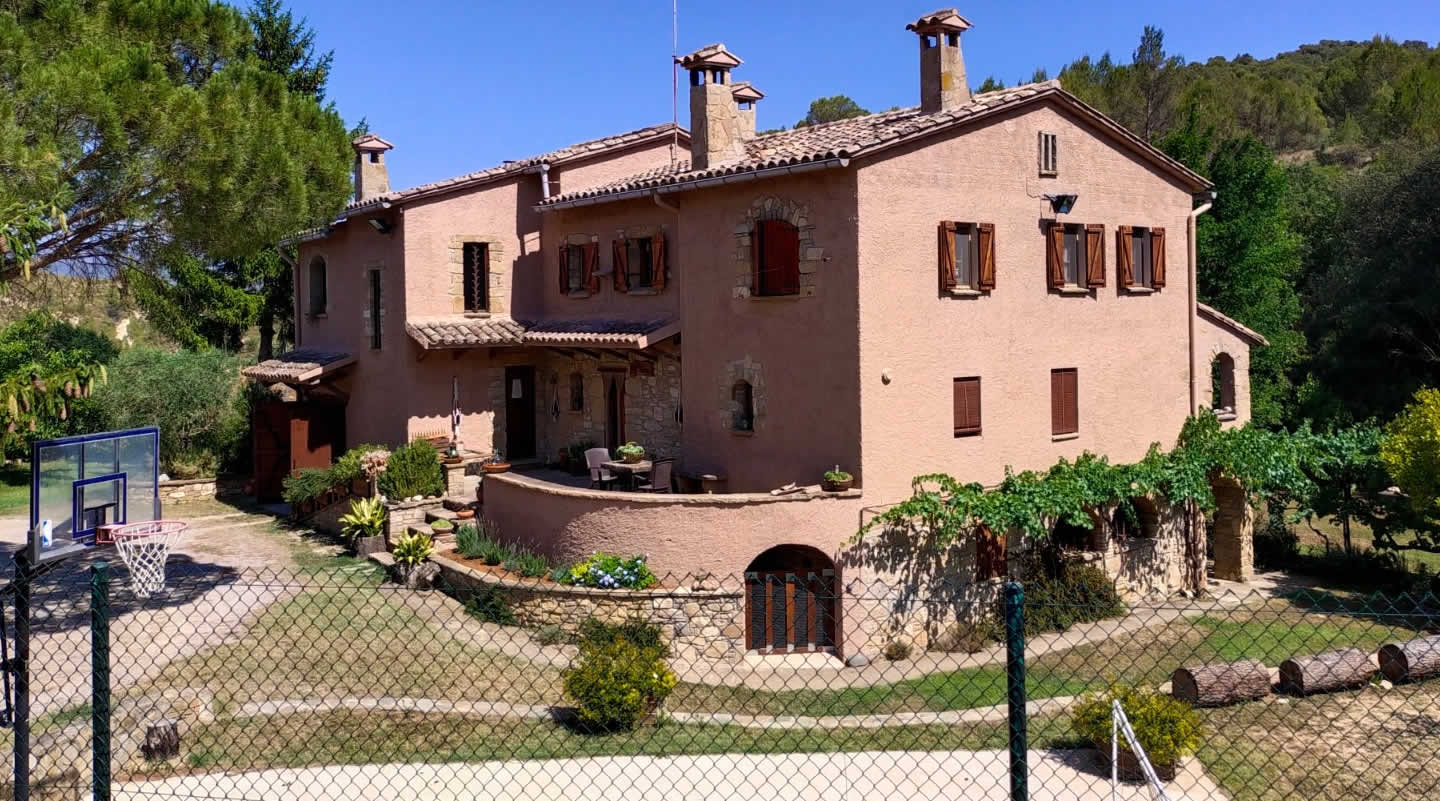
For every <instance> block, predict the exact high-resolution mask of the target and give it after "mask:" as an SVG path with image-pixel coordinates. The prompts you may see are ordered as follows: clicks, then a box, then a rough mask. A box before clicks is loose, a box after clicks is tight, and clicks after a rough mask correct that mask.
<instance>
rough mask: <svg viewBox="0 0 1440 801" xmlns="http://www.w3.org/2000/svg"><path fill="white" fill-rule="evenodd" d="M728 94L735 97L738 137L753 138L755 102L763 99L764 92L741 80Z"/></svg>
mask: <svg viewBox="0 0 1440 801" xmlns="http://www.w3.org/2000/svg"><path fill="white" fill-rule="evenodd" d="M730 96H731V97H733V98H735V114H736V116H738V117H739V119H740V138H741V139H754V138H755V104H756V103H758V102H760V101H761V100H763V99H765V93H764V92H762V91H760V90H759V89H756V88H755V87H753V86H751V85H750V82H749V81H741V82H740V83H737V84H735V85H734V88H733V89H732V91H731V92H730Z"/></svg>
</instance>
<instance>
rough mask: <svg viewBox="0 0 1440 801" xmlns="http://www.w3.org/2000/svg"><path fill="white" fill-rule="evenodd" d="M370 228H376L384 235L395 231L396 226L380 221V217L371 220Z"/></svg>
mask: <svg viewBox="0 0 1440 801" xmlns="http://www.w3.org/2000/svg"><path fill="white" fill-rule="evenodd" d="M370 227H371V228H374V229H375V230H376V231H379V232H380V233H382V234H388V233H390V232H391V231H393V230H395V226H393V225H391V224H390V223H388V222H386V221H384V220H382V219H380V218H379V217H371V218H370Z"/></svg>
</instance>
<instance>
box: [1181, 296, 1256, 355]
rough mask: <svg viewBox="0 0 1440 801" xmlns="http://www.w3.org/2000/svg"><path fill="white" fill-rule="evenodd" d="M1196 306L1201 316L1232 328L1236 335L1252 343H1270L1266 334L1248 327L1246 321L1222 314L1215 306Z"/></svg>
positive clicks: (1224, 326) (1197, 304)
mask: <svg viewBox="0 0 1440 801" xmlns="http://www.w3.org/2000/svg"><path fill="white" fill-rule="evenodd" d="M1195 308H1196V310H1197V311H1199V313H1200V316H1201V317H1207V318H1209V319H1210V321H1211V322H1214V323H1216V324H1217V325H1219V326H1221V327H1222V328H1228V329H1230V330H1231V331H1233V332H1235V334H1236V336H1238V337H1240V338H1241V339H1243V340H1245V341H1246V342H1249V343H1250V344H1251V345H1256V346H1260V345H1269V344H1270V340H1268V339H1266V338H1265V337H1264V335H1263V334H1261V333H1260V332H1259V331H1256V330H1254V329H1252V328H1249V327H1247V326H1246V325H1245V324H1244V323H1242V322H1240V321H1239V320H1236V319H1235V318H1233V317H1227V316H1225V315H1224V314H1221V313H1220V310H1219V309H1216V308H1215V307H1213V306H1207V305H1205V304H1204V303H1196V304H1195Z"/></svg>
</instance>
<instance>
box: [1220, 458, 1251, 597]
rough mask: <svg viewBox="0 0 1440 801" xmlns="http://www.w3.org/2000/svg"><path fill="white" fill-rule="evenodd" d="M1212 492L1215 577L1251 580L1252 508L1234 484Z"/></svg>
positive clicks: (1229, 483) (1229, 579)
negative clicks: (1213, 504) (1213, 496)
mask: <svg viewBox="0 0 1440 801" xmlns="http://www.w3.org/2000/svg"><path fill="white" fill-rule="evenodd" d="M1211 491H1212V492H1214V493H1215V518H1214V529H1213V533H1212V534H1211V538H1212V542H1213V543H1214V546H1215V577H1216V578H1218V579H1224V580H1226V581H1249V580H1250V579H1252V578H1254V577H1255V509H1254V508H1253V507H1252V506H1251V505H1250V503H1249V499H1248V498H1247V497H1246V494H1245V489H1244V488H1243V487H1241V486H1240V485H1239V484H1238V483H1235V482H1234V481H1224V480H1222V481H1218V482H1215V483H1214V484H1212V485H1211Z"/></svg>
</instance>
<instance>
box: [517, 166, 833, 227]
mask: <svg viewBox="0 0 1440 801" xmlns="http://www.w3.org/2000/svg"><path fill="white" fill-rule="evenodd" d="M848 166H850V157H849V156H835V157H831V158H825V159H816V160H814V161H803V162H797V163H795V164H780V165H776V166H774V167H762V168H760V169H755V170H741V171H737V172H732V173H726V174H723V175H707V176H705V177H697V178H691V179H686V180H684V181H675V182H673V183H664V184H657V185H655V186H646V187H639V188H636V189H626V190H624V191H621V192H607V193H604V194H598V195H590V196H588V197H578V198H572V199H570V200H561V201H555V202H552V203H543V204H541V203H537V204H535V206H534V207H533V208H534V209H535V210H536V211H538V212H541V213H544V212H547V211H555V210H559V209H573V208H577V207H579V206H595V205H599V204H601V203H615V202H618V201H621V200H627V199H634V198H642V197H649V196H651V195H668V194H674V193H676V192H688V191H690V190H692V189H704V188H705V187H707V186H719V185H722V184H738V183H744V182H746V181H758V180H761V179H762V178H768V177H770V176H772V175H777V174H780V175H790V174H795V173H804V172H814V171H816V170H827V169H837V168H842V167H848Z"/></svg>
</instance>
